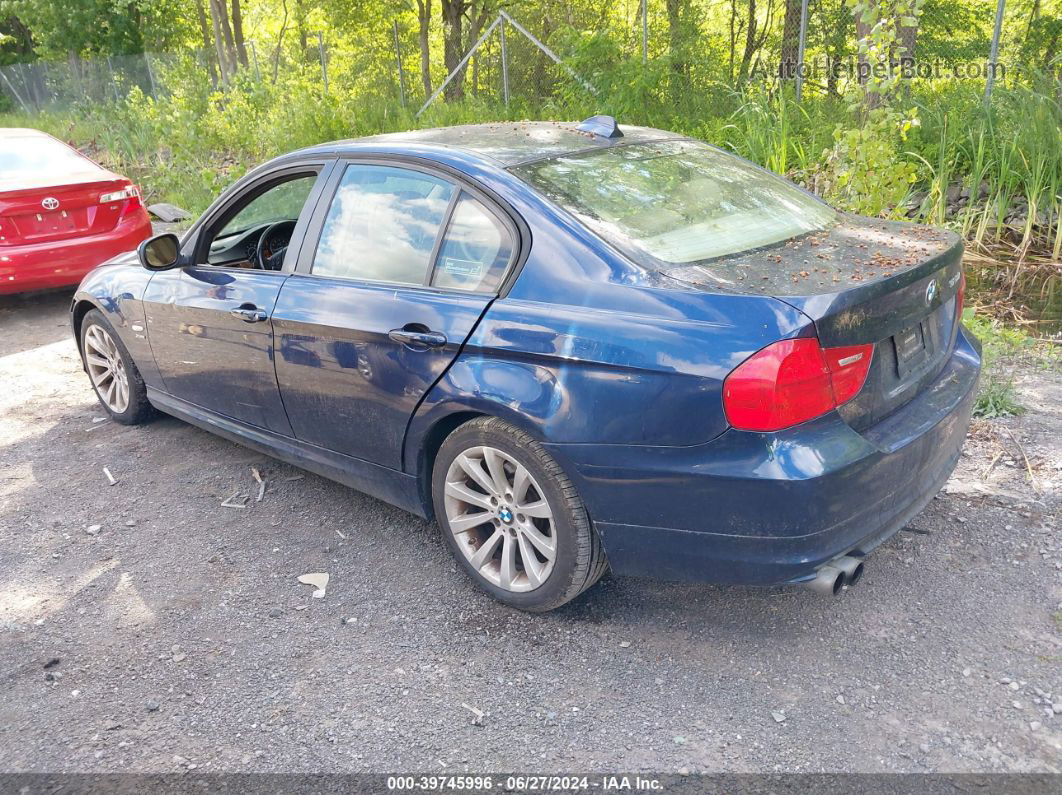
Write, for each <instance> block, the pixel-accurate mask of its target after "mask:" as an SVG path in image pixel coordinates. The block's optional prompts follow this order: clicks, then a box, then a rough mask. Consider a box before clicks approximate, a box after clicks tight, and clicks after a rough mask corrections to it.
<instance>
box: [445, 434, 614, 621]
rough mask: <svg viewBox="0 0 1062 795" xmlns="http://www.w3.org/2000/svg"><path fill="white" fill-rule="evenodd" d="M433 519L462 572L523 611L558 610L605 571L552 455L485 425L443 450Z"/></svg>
mask: <svg viewBox="0 0 1062 795" xmlns="http://www.w3.org/2000/svg"><path fill="white" fill-rule="evenodd" d="M432 493H433V499H434V503H435V516H436V518H437V519H438V522H439V525H440V527H441V528H442V530H443V536H444V537H445V539H446V543H447V544H448V545H449V547H450V549H451V551H452V552H453V554H454V557H455V558H456V559H457V561H458V563H459V564H460V565H461V566H462V567H463V568H464V569H465V571H466V572H467V573H468V575H469V576H470V577H471V578H472V579H473V580H474V581H475V582H476V583H477V584H478V585H479V586H480V587H482V588H483V589H484V590H486V591H487V592H488V593H490V594H491V595H492V596H494V597H495V598H496V599H498V600H499V601H502V602H505V603H506V604H508V605H511V606H513V607H517V608H519V609H521V610H531V611H544V610H552V609H553V608H556V607H560V606H561V605H563V604H564V603H566V602H568V601H570V600H572V599H574V598H575V597H576V596H578V595H579V594H580V593H582V592H583V591H584V590H586V589H587V588H589V587H590V586H591V585H593V584H594V583H595V582H596V581H597V580H598V579H599V578H600V577H601V575H602V574H603V573H604V572H605V569H606V568H607V563H606V561H605V556H604V552H603V551H602V549H601V542H600V540H599V539H598V537H597V533H595V532H594V529H593V527H592V526H591V524H590V519H589V517H588V516H587V514H586V509H585V508H584V506H583V503H582V500H580V499H579V495H578V494H577V493H576V490H575V487H574V486H573V485H572V483H571V481H570V480H569V479H568V477H567V476H566V475H565V474H564V471H563V470H562V469H561V468H560V466H559V465H558V464H557V462H556V461H555V460H554V459H553V457H552V456H550V454H549V453H548V452H546V450H545V448H543V447H542V445H540V444H539V443H538V442H536V441H535V440H534V439H532V438H531V437H530V436H528V435H527V434H526V433H524V432H523V431H520V430H519V429H517V428H514V427H513V426H511V425H509V424H508V423H506V422H503V421H502V420H499V419H497V418H492V417H480V418H478V419H475V420H472V421H470V422H468V423H465V424H464V425H462V426H460V427H459V428H458V429H457V430H456V431H454V432H453V433H452V434H451V435H450V436H449V437H448V438H447V439H446V441H445V442H444V443H443V445H442V448H441V449H440V450H439V454H438V456H436V459H435V467H434V471H433V474H432Z"/></svg>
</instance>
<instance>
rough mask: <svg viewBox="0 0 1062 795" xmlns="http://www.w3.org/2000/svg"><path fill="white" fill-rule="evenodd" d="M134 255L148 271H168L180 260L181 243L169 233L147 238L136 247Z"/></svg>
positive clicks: (175, 236)
mask: <svg viewBox="0 0 1062 795" xmlns="http://www.w3.org/2000/svg"><path fill="white" fill-rule="evenodd" d="M136 255H137V257H138V258H139V260H140V264H141V265H143V266H144V267H145V268H147V269H148V270H149V271H164V270H169V269H170V268H172V267H174V266H176V265H177V262H178V260H179V259H180V255H181V241H180V240H178V239H177V235H175V234H173V233H171V232H167V233H166V234H164V235H156V236H155V237H149V238H148V239H147V240H145V241H144V242H143V243H141V244H140V245H139V246H138V247H137V249H136Z"/></svg>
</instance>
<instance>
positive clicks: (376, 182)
mask: <svg viewBox="0 0 1062 795" xmlns="http://www.w3.org/2000/svg"><path fill="white" fill-rule="evenodd" d="M331 182H332V185H331V187H330V189H326V194H325V195H326V196H329V195H330V199H329V200H328V201H327V202H326V201H322V202H321V204H320V205H319V209H318V211H317V213H316V217H315V219H314V222H313V223H311V226H310V229H309V231H308V233H307V238H306V242H305V244H304V246H303V250H302V252H301V254H300V256H299V261H298V265H297V267H296V270H295V273H293V274H292V275H291V276H290V277H289V278H288V280H287V281H286V282H285V284H284V287H283V289H282V290H281V291H280V296H279V298H278V299H277V303H276V307H275V308H274V310H273V327H274V330H275V334H276V338H275V345H276V372H277V381H278V383H279V385H280V392H281V396H282V398H283V401H284V406H285V408H286V409H287V414H288V419H289V421H290V422H291V426H292V429H293V431H294V434H295V436H296V438H298V439H300V440H302V441H305V442H309V443H311V444H315V445H319V446H321V447H325V448H327V449H329V450H333V451H336V452H340V453H344V454H346V455H350V456H354V457H356V458H359V459H363V460H366V461H371V462H373V463H377V464H380V465H383V466H387V467H392V468H399V467H400V466H401V463H402V461H401V457H402V440H403V437H404V434H405V430H406V425H407V423H408V421H409V418H410V416H411V414H412V413H413V411H414V409H415V408H416V406H417V404H418V403H419V402H420V400H421V398H422V397H423V396H424V395H425V394H426V392H427V391H428V389H430V388H431V386H432V384H434V383H435V381H436V380H438V378H439V377H440V376H441V375H442V374H443V373H444V372H445V370H446V368H447V367H448V366H449V365H450V363H451V362H452V361H453V360H454V358H455V357H456V356H457V354H458V352H459V351H460V349H461V346H462V344H463V343H464V341H465V339H466V338H467V337H468V335H469V333H470V332H471V331H472V329H473V327H474V326H475V324H476V322H477V321H478V320H479V318H480V317H481V315H482V314H483V312H484V310H485V309H486V308H487V306H488V305H489V304H490V302H491V301H492V300H493V299H494V297H495V295H496V292H497V290H498V288H499V287H500V285H501V283H502V280H503V278H504V276H505V274H506V272H507V269H508V268H509V267H510V266H511V264H512V262H513V260H514V259H515V257H516V253H517V249H518V245H517V244H518V232H517V229H516V227H515V225H514V224H513V222H512V220H511V219H510V218H509V217H508V216H506V215H505V213H503V212H501V211H500V210H499V208H498V207H497V206H496V205H494V204H493V202H492V200H491V199H490V198H489V197H487V196H485V195H483V194H482V193H480V192H479V191H478V189H476V188H475V187H474V186H471V185H468V184H464V183H463V182H462V181H461V180H459V179H457V178H455V177H454V176H452V175H450V174H446V173H442V172H439V171H436V170H433V169H431V168H429V167H427V166H424V165H412V164H409V163H397V162H388V161H348V162H343V161H341V162H340V164H339V165H338V166H337V168H336V169H335V171H334V173H333V177H332V180H331Z"/></svg>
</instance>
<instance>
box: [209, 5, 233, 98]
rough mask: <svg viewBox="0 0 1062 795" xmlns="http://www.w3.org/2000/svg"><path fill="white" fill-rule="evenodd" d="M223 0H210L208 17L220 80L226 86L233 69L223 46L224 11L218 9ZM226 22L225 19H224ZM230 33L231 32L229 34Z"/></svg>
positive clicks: (227, 52)
mask: <svg viewBox="0 0 1062 795" xmlns="http://www.w3.org/2000/svg"><path fill="white" fill-rule="evenodd" d="M222 2H223V0H210V19H211V21H212V22H213V25H214V48H215V50H216V51H217V54H218V68H219V69H220V70H221V82H222V84H223V85H225V86H228V85H229V81H231V80H232V73H233V71H234V69H233V64H232V61H230V60H229V50H228V49H227V48H226V46H225V37H224V34H223V32H222V25H221V23H222V20H223V19H225V17H224V11H223V10H219V9H218V6H219V5H221V3H222ZM226 24H227V20H226ZM230 35H231V34H230Z"/></svg>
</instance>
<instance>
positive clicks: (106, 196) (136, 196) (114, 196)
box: [100, 185, 140, 215]
mask: <svg viewBox="0 0 1062 795" xmlns="http://www.w3.org/2000/svg"><path fill="white" fill-rule="evenodd" d="M112 202H125V204H124V206H123V207H122V215H129V213H132V212H135V211H136V210H139V209H140V190H139V188H137V186H136V185H126V186H125V187H124V188H122V189H121V190H116V191H111V192H110V193H102V194H100V204H111V203H112Z"/></svg>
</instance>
